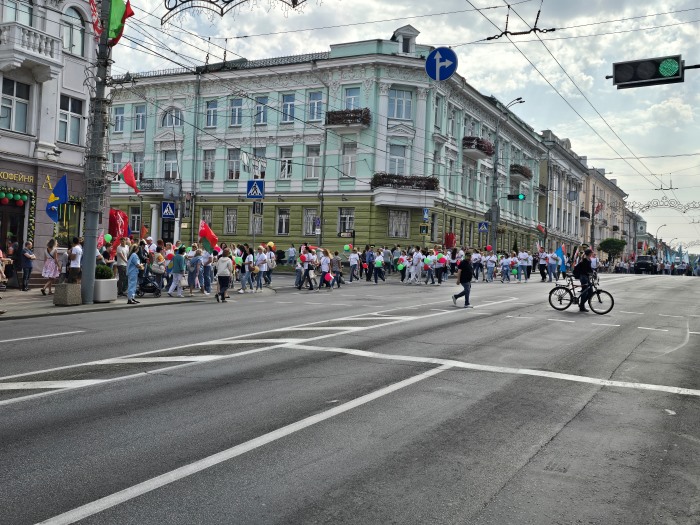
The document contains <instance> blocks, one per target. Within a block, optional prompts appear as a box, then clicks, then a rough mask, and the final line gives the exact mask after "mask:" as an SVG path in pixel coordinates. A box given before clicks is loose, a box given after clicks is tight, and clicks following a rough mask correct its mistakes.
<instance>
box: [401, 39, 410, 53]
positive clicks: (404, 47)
mask: <svg viewBox="0 0 700 525" xmlns="http://www.w3.org/2000/svg"><path fill="white" fill-rule="evenodd" d="M401 52H402V53H410V52H411V39H410V38H406V37H403V38H402V39H401Z"/></svg>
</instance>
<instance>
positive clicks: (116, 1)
mask: <svg viewBox="0 0 700 525" xmlns="http://www.w3.org/2000/svg"><path fill="white" fill-rule="evenodd" d="M132 16H134V11H133V10H132V9H131V3H130V2H129V0H126V3H124V0H112V8H111V9H110V11H109V33H108V36H109V41H108V42H107V45H109V46H110V47H114V46H116V45H117V43H119V39H120V38H121V37H122V33H123V32H124V24H125V23H126V19H127V18H129V17H132Z"/></svg>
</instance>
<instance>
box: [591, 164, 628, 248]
mask: <svg viewBox="0 0 700 525" xmlns="http://www.w3.org/2000/svg"><path fill="white" fill-rule="evenodd" d="M626 198H627V194H626V193H625V192H624V191H623V190H622V189H621V188H620V187H619V186H618V185H617V180H616V179H608V178H607V177H606V176H605V169H603V168H589V169H588V178H587V179H586V184H585V189H584V196H583V209H584V210H587V211H588V212H589V213H590V217H591V218H590V220H591V224H590V227H589V228H588V231H584V235H583V238H584V242H586V243H587V244H591V245H594V246H598V244H599V243H600V241H602V240H604V239H608V238H615V239H621V238H622V226H623V223H624V221H625V214H626V211H625V199H626ZM628 242H629V241H628ZM599 257H600V258H601V259H605V258H606V254H605V253H601V254H599Z"/></svg>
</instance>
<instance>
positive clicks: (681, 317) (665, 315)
mask: <svg viewBox="0 0 700 525" xmlns="http://www.w3.org/2000/svg"><path fill="white" fill-rule="evenodd" d="M659 317H677V318H679V319H684V318H685V317H684V316H682V315H668V314H659Z"/></svg>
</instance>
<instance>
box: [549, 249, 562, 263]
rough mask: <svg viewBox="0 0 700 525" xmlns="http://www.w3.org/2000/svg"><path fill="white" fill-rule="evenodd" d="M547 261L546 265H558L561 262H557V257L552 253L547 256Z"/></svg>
mask: <svg viewBox="0 0 700 525" xmlns="http://www.w3.org/2000/svg"><path fill="white" fill-rule="evenodd" d="M547 261H548V264H558V263H560V262H561V261H560V260H559V256H558V255H557V254H556V253H554V252H552V253H550V254H549V255H548V256H547Z"/></svg>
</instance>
